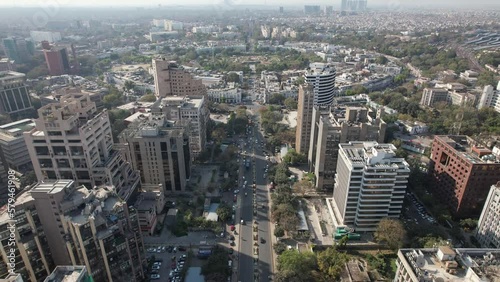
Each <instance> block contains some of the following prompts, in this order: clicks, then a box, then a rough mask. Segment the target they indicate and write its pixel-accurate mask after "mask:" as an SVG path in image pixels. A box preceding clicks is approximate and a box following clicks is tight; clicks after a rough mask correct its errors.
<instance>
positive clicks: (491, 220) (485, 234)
mask: <svg viewBox="0 0 500 282" xmlns="http://www.w3.org/2000/svg"><path fill="white" fill-rule="evenodd" d="M476 238H477V240H478V241H479V243H481V245H482V246H483V247H485V248H497V249H500V182H498V183H497V184H496V185H492V186H491V189H490V193H489V194H488V198H486V202H485V203H484V207H483V212H482V213H481V217H480V218H479V222H478V223H477V232H476Z"/></svg>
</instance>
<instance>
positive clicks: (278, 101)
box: [269, 93, 285, 105]
mask: <svg viewBox="0 0 500 282" xmlns="http://www.w3.org/2000/svg"><path fill="white" fill-rule="evenodd" d="M284 101H285V95H283V94H281V93H274V94H271V97H270V98H269V104H274V105H283V102H284Z"/></svg>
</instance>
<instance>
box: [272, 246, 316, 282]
mask: <svg viewBox="0 0 500 282" xmlns="http://www.w3.org/2000/svg"><path fill="white" fill-rule="evenodd" d="M316 267H317V262H316V256H315V255H314V253H313V252H302V253H300V252H299V251H297V250H295V249H291V250H286V251H284V252H283V253H282V254H281V255H280V256H279V257H278V271H279V272H285V273H286V272H294V273H295V277H296V278H297V279H298V280H296V281H314V279H313V274H312V272H313V271H314V270H315V269H316Z"/></svg>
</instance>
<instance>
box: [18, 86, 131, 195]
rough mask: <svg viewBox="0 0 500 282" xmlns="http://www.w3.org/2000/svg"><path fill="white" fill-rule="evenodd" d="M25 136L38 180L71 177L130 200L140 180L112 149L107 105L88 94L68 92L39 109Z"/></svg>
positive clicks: (81, 182)
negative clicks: (98, 104) (99, 108)
mask: <svg viewBox="0 0 500 282" xmlns="http://www.w3.org/2000/svg"><path fill="white" fill-rule="evenodd" d="M38 116H39V118H38V119H36V120H35V128H33V129H32V130H31V131H28V132H24V138H25V140H26V145H27V147H28V151H29V154H30V158H31V161H32V163H33V168H34V171H35V173H36V177H37V179H38V181H44V180H47V179H51V180H56V179H73V180H74V181H75V182H76V183H77V184H78V185H85V186H86V187H95V186H100V185H112V186H115V187H116V191H117V193H118V195H119V196H120V198H122V199H124V200H128V199H129V197H130V196H131V195H132V193H133V192H134V191H135V190H136V189H137V188H138V186H139V185H140V178H139V175H138V174H137V172H136V171H134V170H132V166H131V165H130V164H129V163H127V162H125V161H124V160H123V158H122V156H121V155H120V154H119V152H118V151H116V150H114V149H113V145H114V143H113V136H112V133H111V124H110V122H109V116H108V112H107V110H104V111H101V112H98V111H97V108H96V104H95V103H94V102H92V101H91V99H90V96H89V95H87V94H68V95H66V96H63V97H61V98H60V102H59V103H54V104H48V105H45V106H43V107H41V108H40V109H39V110H38Z"/></svg>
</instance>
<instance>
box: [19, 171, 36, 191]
mask: <svg viewBox="0 0 500 282" xmlns="http://www.w3.org/2000/svg"><path fill="white" fill-rule="evenodd" d="M37 181H38V180H37V178H36V174H35V172H34V171H30V172H27V173H25V174H23V176H21V178H20V186H21V189H24V188H25V187H26V186H29V185H32V184H34V183H36V182H37Z"/></svg>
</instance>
